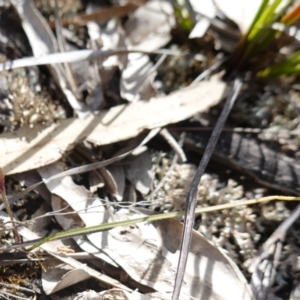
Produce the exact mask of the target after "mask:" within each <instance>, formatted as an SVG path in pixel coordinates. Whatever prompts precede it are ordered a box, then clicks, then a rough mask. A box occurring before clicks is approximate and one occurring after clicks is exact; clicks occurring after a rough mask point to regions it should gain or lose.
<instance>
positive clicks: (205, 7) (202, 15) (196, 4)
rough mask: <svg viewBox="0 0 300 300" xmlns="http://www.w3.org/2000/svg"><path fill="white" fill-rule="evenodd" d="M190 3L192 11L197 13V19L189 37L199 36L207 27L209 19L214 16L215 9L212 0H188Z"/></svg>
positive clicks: (201, 35) (202, 34)
mask: <svg viewBox="0 0 300 300" xmlns="http://www.w3.org/2000/svg"><path fill="white" fill-rule="evenodd" d="M190 3H191V6H192V8H193V10H194V12H195V13H198V14H199V20H198V22H197V23H196V24H195V26H194V28H193V29H192V31H191V33H190V35H189V38H190V39H193V38H201V37H203V36H204V34H205V33H206V31H207V29H208V28H209V26H210V23H211V21H210V20H211V19H214V18H215V16H216V13H217V9H216V6H215V4H214V1H213V0H206V1H198V0H190Z"/></svg>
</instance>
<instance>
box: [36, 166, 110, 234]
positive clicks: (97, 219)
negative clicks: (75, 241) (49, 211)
mask: <svg viewBox="0 0 300 300" xmlns="http://www.w3.org/2000/svg"><path fill="white" fill-rule="evenodd" d="M64 169H65V166H64V164H63V163H61V162H57V163H53V164H50V165H48V166H46V167H43V168H40V169H38V172H39V174H40V175H41V177H42V178H43V180H44V181H45V184H46V186H47V188H48V189H49V190H50V192H51V193H52V194H55V195H56V196H59V197H61V198H62V199H63V200H65V201H66V202H67V204H68V205H69V206H70V207H71V208H72V209H73V210H74V211H75V212H76V214H78V216H79V217H80V218H81V220H82V221H83V222H84V224H85V225H87V226H91V225H96V224H99V223H102V222H104V221H105V219H107V216H106V210H105V208H104V206H103V203H102V201H101V200H100V199H99V198H95V197H94V196H93V194H92V193H90V191H88V190H87V189H86V188H85V187H84V186H80V185H77V184H75V183H74V182H73V179H72V177H71V176H66V177H64V178H62V179H54V180H51V181H50V182H47V178H49V177H51V176H54V175H55V174H58V173H61V172H63V171H64ZM54 200H55V204H56V205H58V207H55V208H54V209H55V210H57V208H58V209H61V208H62V207H61V204H59V203H58V200H59V199H54ZM52 204H53V203H52ZM59 217H60V218H66V217H65V216H59ZM70 222H71V221H70ZM69 226H70V227H71V226H72V224H69ZM64 229H65V230H66V229H70V228H66V227H65V228H64Z"/></svg>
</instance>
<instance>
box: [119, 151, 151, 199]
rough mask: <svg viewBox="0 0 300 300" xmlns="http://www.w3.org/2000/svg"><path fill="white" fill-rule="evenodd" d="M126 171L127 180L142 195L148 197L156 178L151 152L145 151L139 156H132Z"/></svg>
mask: <svg viewBox="0 0 300 300" xmlns="http://www.w3.org/2000/svg"><path fill="white" fill-rule="evenodd" d="M124 169H125V174H126V178H127V179H128V180H129V181H130V182H131V183H132V184H133V185H134V187H135V188H136V189H137V190H138V191H139V192H140V193H141V194H142V195H147V194H148V193H149V192H150V189H151V186H152V181H153V177H154V174H153V171H152V162H151V157H150V155H149V152H148V151H144V152H143V153H141V154H139V155H132V156H131V157H130V159H129V162H128V163H127V164H125V166H124Z"/></svg>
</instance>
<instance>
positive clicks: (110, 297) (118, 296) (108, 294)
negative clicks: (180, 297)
mask: <svg viewBox="0 0 300 300" xmlns="http://www.w3.org/2000/svg"><path fill="white" fill-rule="evenodd" d="M153 295H154V293H153ZM165 299H166V298H158V297H157V296H155V297H153V298H152V297H151V298H150V296H148V295H144V294H141V293H139V292H137V291H134V292H132V293H128V292H126V291H123V290H121V289H110V290H106V291H103V292H100V293H96V292H95V291H91V290H90V291H85V292H82V293H78V294H77V295H76V297H75V298H74V300H165Z"/></svg>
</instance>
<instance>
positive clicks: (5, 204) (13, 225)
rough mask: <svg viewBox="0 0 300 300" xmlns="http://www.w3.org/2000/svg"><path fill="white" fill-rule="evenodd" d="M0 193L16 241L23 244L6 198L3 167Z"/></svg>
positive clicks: (0, 178)
mask: <svg viewBox="0 0 300 300" xmlns="http://www.w3.org/2000/svg"><path fill="white" fill-rule="evenodd" d="M0 193H1V198H2V202H3V204H4V206H5V209H6V211H7V214H8V215H9V218H10V220H11V224H12V227H13V232H14V236H15V240H16V241H17V243H20V242H21V237H20V235H19V232H18V230H17V229H16V223H15V221H14V217H13V214H12V211H11V209H10V205H9V202H8V200H7V198H6V193H5V184H4V174H3V171H2V168H1V167H0Z"/></svg>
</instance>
